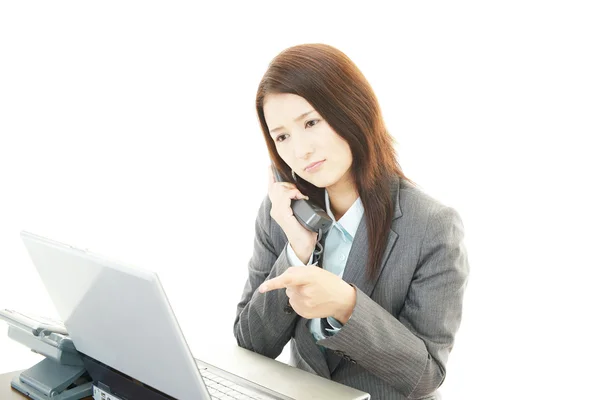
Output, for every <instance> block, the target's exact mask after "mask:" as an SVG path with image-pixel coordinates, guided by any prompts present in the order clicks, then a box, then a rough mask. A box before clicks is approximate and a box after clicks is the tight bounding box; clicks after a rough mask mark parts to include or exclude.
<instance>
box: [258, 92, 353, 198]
mask: <svg viewBox="0 0 600 400" xmlns="http://www.w3.org/2000/svg"><path fill="white" fill-rule="evenodd" d="M263 108H264V113H265V120H266V122H267V126H268V128H269V132H270V135H271V139H272V140H273V141H274V142H275V146H276V147H277V152H278V153H279V156H280V157H281V158H282V159H283V161H285V163H286V164H287V165H288V166H289V167H290V168H291V169H292V170H293V171H294V172H295V173H296V175H298V176H300V177H301V178H302V179H304V180H306V181H308V182H310V183H312V184H313V185H315V186H317V187H321V188H322V187H325V188H326V187H330V186H333V185H335V184H336V183H338V182H340V181H349V176H350V166H351V165H352V152H351V151H350V146H349V145H348V143H347V142H346V141H345V140H344V139H342V137H341V136H339V135H338V134H337V133H336V132H335V131H334V130H333V129H332V128H331V127H330V126H329V124H328V123H327V121H325V120H324V119H323V118H322V117H321V116H320V115H319V113H318V112H317V111H316V110H314V108H313V107H312V106H311V105H310V103H309V102H307V101H306V100H305V99H304V98H303V97H300V96H297V95H295V94H289V93H284V94H270V95H268V96H267V97H266V98H265V102H264V105H263ZM315 162H320V164H318V165H316V166H315V167H314V168H309V167H310V165H311V164H313V163H315Z"/></svg>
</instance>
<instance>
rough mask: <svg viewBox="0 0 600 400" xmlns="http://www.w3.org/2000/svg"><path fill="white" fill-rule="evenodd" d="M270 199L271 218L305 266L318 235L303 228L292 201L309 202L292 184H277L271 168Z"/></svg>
mask: <svg viewBox="0 0 600 400" xmlns="http://www.w3.org/2000/svg"><path fill="white" fill-rule="evenodd" d="M269 199H270V200H271V212H270V215H271V218H273V219H274V220H275V222H277V223H278V224H279V226H281V229H283V232H284V233H285V235H286V236H287V238H288V241H289V242H290V244H291V246H292V249H293V250H294V252H295V253H296V255H297V256H298V258H299V259H300V260H302V262H304V263H305V264H306V263H307V262H308V260H309V259H310V255H311V254H312V252H313V251H314V249H315V245H316V244H317V236H318V235H317V233H316V232H312V231H310V230H308V229H306V228H305V227H303V226H302V225H301V224H300V222H298V220H297V219H296V217H295V216H294V213H293V212H292V207H291V204H292V199H296V200H300V199H305V200H308V197H307V196H305V195H304V194H302V193H301V192H300V190H298V188H297V187H296V185H295V184H293V183H291V182H277V181H276V179H275V176H274V175H273V171H272V170H271V167H269Z"/></svg>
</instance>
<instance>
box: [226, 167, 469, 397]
mask: <svg viewBox="0 0 600 400" xmlns="http://www.w3.org/2000/svg"><path fill="white" fill-rule="evenodd" d="M391 195H392V196H393V198H394V203H395V204H394V214H393V217H392V218H393V221H392V227H391V230H390V233H389V236H388V243H387V248H386V249H385V253H384V255H383V259H382V265H383V267H382V268H380V272H379V273H378V279H376V281H375V283H373V282H370V281H368V279H367V276H366V272H367V271H366V263H367V258H368V245H367V228H366V220H365V218H363V219H362V220H361V222H360V225H359V227H358V230H357V232H356V236H355V237H354V241H353V243H352V248H351V250H350V254H349V256H348V261H347V264H346V268H345V270H344V275H343V279H344V280H345V281H346V282H348V283H350V284H353V285H354V286H355V287H356V293H357V295H356V306H355V308H354V311H353V313H352V316H351V318H350V320H349V321H348V322H347V323H346V324H345V325H344V326H343V327H342V329H341V330H340V331H339V332H338V333H337V334H335V335H333V336H331V337H328V338H325V339H321V340H319V341H318V342H317V343H318V344H320V345H322V346H324V347H325V348H326V352H325V354H323V353H322V352H321V351H320V350H319V348H318V347H317V346H316V344H315V341H314V339H313V336H312V335H311V333H310V329H309V325H308V321H309V320H307V319H305V318H302V317H300V316H299V315H297V314H296V313H295V312H294V311H293V310H290V309H289V308H286V305H287V300H288V299H287V296H286V294H285V290H274V291H271V292H267V293H259V292H258V291H257V288H258V286H259V285H260V284H261V283H262V282H263V281H264V280H265V279H270V278H274V277H276V276H278V275H281V274H282V273H283V272H284V271H285V270H286V269H287V268H288V267H289V266H290V261H289V260H288V258H287V254H286V251H285V246H286V244H287V238H286V236H285V234H284V232H283V230H282V229H281V228H280V227H279V225H278V224H277V223H276V222H274V221H273V220H272V219H271V217H270V210H271V202H270V199H269V197H268V196H267V197H266V198H265V200H264V201H263V203H262V205H261V207H260V210H259V213H258V217H257V219H256V224H255V230H256V236H255V239H254V253H253V255H252V257H251V259H250V262H249V265H248V280H247V282H246V285H245V287H244V291H243V294H242V298H241V300H240V302H239V304H238V305H237V315H236V318H235V323H234V334H235V337H236V339H237V342H238V345H239V346H241V347H244V348H246V349H249V350H252V351H255V352H257V353H260V354H263V355H265V356H267V357H270V358H276V357H277V356H279V354H281V351H282V350H283V348H284V346H285V345H286V344H287V343H288V342H289V341H290V340H291V344H290V348H291V354H290V364H291V365H293V366H295V367H298V368H301V369H303V370H306V371H309V372H312V373H315V374H318V375H320V376H322V377H325V378H328V379H332V380H334V381H336V382H340V383H342V384H345V385H348V386H351V387H354V388H356V389H359V390H362V391H365V392H368V393H370V394H371V396H372V398H373V399H434V398H435V390H436V389H437V388H438V387H439V386H440V385H441V384H442V382H443V381H444V378H445V376H446V362H447V360H448V354H449V353H450V351H451V350H452V345H453V343H454V336H455V334H456V332H457V330H458V327H459V325H460V320H461V313H462V301H463V294H464V290H465V287H466V283H467V276H468V273H469V264H468V259H467V253H466V249H465V245H464V241H463V238H464V228H463V224H462V220H461V218H460V216H459V214H458V213H457V212H456V210H454V209H453V208H451V207H447V206H445V205H443V204H441V203H440V202H439V201H437V200H435V199H433V198H432V197H430V196H429V195H427V194H426V193H424V192H423V191H421V190H420V189H419V188H418V187H416V186H414V185H412V184H410V183H409V182H407V181H405V180H402V179H400V178H399V179H398V180H397V182H394V184H393V185H392V188H391ZM325 251H327V249H325Z"/></svg>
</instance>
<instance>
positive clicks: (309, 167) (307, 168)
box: [304, 160, 325, 172]
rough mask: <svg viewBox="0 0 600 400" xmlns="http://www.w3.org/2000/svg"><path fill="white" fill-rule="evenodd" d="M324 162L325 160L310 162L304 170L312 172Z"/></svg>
mask: <svg viewBox="0 0 600 400" xmlns="http://www.w3.org/2000/svg"><path fill="white" fill-rule="evenodd" d="M324 162H325V160H321V161H317V162H316V163H312V164H310V165H309V166H308V167H306V168H304V170H305V171H306V172H314V171H316V170H317V169H319V168H321V165H323V163H324Z"/></svg>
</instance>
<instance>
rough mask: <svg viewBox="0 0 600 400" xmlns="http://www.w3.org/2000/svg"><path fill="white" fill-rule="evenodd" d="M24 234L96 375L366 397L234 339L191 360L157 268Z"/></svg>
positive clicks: (181, 395) (184, 387) (179, 387)
mask: <svg viewBox="0 0 600 400" xmlns="http://www.w3.org/2000/svg"><path fill="white" fill-rule="evenodd" d="M21 238H22V239H23V242H24V243H25V247H26V248H27V251H28V253H29V255H30V257H31V259H32V261H33V263H34V264H35V267H36V269H37V271H38V273H39V275H40V277H41V279H42V282H43V283H44V285H45V287H46V289H47V291H48V294H49V295H50V298H51V299H52V302H53V303H54V305H55V307H56V309H57V311H58V315H59V316H60V318H61V319H62V321H63V323H64V325H65V327H66V329H67V331H68V332H69V336H70V337H71V338H72V340H73V343H74V344H75V347H76V348H77V350H78V351H79V352H80V353H82V354H83V355H84V357H85V358H86V359H88V360H93V361H94V364H93V365H91V366H93V367H94V368H90V369H89V370H90V373H91V374H92V379H94V381H95V382H96V381H99V380H100V379H101V378H102V377H106V379H108V378H107V377H108V376H109V374H113V373H117V372H118V373H119V374H123V375H125V376H127V377H129V378H131V380H132V381H134V382H136V383H137V384H139V385H141V386H145V387H148V388H149V389H151V390H153V391H154V392H155V393H156V394H157V395H158V394H164V395H165V396H164V397H156V398H176V399H182V400H185V399H211V398H217V399H225V398H226V399H235V398H238V399H314V398H327V399H332V400H342V399H344V400H346V399H354V400H358V399H370V396H369V394H367V393H364V392H361V391H359V390H356V389H353V388H350V387H348V386H345V385H342V384H339V383H337V382H333V381H331V380H328V379H325V378H322V377H320V376H318V375H315V374H312V373H309V372H306V371H302V370H300V369H298V368H294V367H292V366H289V365H286V364H284V363H281V362H279V361H276V360H272V359H270V358H268V357H264V356H262V355H259V354H257V353H254V352H252V351H249V350H246V349H242V348H240V347H237V346H235V348H233V347H232V348H224V349H223V351H222V358H220V359H214V360H211V362H210V363H208V362H205V361H202V360H196V359H194V357H193V356H192V353H191V351H190V349H189V347H188V345H187V343H186V341H185V338H184V336H183V333H182V332H181V329H180V327H179V324H178V322H177V319H176V318H175V314H174V313H173V310H172V309H171V306H170V304H169V301H168V299H167V296H166V294H165V292H164V290H163V287H162V285H161V283H160V280H159V278H158V276H157V274H156V273H154V272H151V271H146V270H143V269H141V268H137V267H133V266H130V265H125V264H123V263H121V262H118V261H114V260H109V259H107V258H106V257H104V256H101V255H98V254H94V253H91V252H89V251H87V250H82V249H77V248H75V247H72V246H70V245H68V244H64V243H60V242H57V241H54V240H51V239H48V238H44V237H42V236H38V235H35V234H32V233H30V232H25V231H23V232H21ZM208 346H211V345H210V344H208V345H207V347H208ZM215 364H217V365H220V367H224V368H219V367H218V366H216V365H215ZM96 366H100V367H101V368H100V369H98V368H96ZM100 370H102V371H104V372H96V371H100ZM92 371H94V372H92ZM93 373H95V374H96V375H102V376H101V377H98V376H96V377H95V376H94V375H93ZM114 395H115V396H117V394H114ZM117 398H118V397H117Z"/></svg>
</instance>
